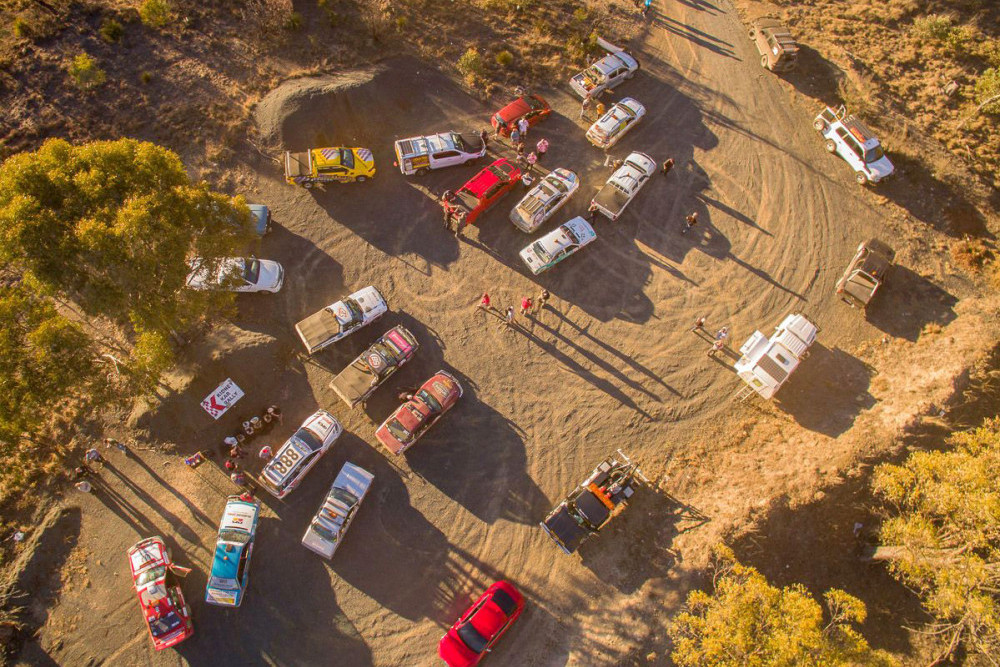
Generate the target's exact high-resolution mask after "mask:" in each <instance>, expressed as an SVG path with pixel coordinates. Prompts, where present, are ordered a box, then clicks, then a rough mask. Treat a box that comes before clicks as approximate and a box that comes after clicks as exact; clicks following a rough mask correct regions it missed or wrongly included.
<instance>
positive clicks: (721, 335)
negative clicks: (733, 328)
mask: <svg viewBox="0 0 1000 667" xmlns="http://www.w3.org/2000/svg"><path fill="white" fill-rule="evenodd" d="M727 338H729V327H722V328H721V329H719V330H718V331H716V332H715V340H721V341H725V340H726V339H727Z"/></svg>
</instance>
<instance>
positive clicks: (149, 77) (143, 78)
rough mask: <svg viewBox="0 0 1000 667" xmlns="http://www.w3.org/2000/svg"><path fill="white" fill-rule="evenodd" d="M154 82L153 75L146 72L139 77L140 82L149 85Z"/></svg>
mask: <svg viewBox="0 0 1000 667" xmlns="http://www.w3.org/2000/svg"><path fill="white" fill-rule="evenodd" d="M152 80H153V75H152V74H150V73H149V72H145V71H144V72H143V73H142V74H140V75H139V81H142V82H143V83H149V82H150V81H152Z"/></svg>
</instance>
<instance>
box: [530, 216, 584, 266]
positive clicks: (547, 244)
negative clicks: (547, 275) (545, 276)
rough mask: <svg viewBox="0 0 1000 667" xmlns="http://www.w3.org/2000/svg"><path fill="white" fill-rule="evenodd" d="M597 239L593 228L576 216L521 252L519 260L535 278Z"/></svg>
mask: <svg viewBox="0 0 1000 667" xmlns="http://www.w3.org/2000/svg"><path fill="white" fill-rule="evenodd" d="M596 238H597V234H596V233H594V228H593V227H591V226H590V223H589V222H587V221H586V220H584V219H583V218H581V217H579V216H577V217H575V218H573V219H572V220H568V221H567V222H565V223H563V224H562V225H560V226H559V228H558V229H554V230H552V231H551V232H549V233H548V234H546V235H545V236H543V237H542V238H540V239H538V240H537V241H535V242H534V243H532V244H530V245H528V247H527V248H525V249H524V250H522V251H521V259H522V260H524V263H525V264H527V265H528V269H529V270H530V271H531V272H532V273H533V274H535V275H536V276H537V275H538V274H539V273H542V272H543V271H548V270H549V269H551V268H552V267H553V266H555V265H556V264H558V263H559V262H561V261H563V260H564V259H566V258H567V257H569V256H570V255H572V254H573V253H575V252H576V251H577V250H579V249H580V248H582V247H584V246H585V245H588V244H590V243H592V242H593V241H594V239H596Z"/></svg>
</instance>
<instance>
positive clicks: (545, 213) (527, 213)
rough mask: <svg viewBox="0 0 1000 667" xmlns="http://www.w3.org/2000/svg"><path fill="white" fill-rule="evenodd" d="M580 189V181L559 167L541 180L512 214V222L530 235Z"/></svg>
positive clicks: (574, 175)
mask: <svg viewBox="0 0 1000 667" xmlns="http://www.w3.org/2000/svg"><path fill="white" fill-rule="evenodd" d="M579 187H580V179H579V178H578V177H577V175H576V174H575V173H573V172H572V171H570V170H569V169H563V168H562V167H559V168H558V169H555V170H553V171H552V172H550V173H549V174H547V175H546V176H545V177H544V178H542V179H540V180H539V181H538V183H537V184H536V185H535V187H533V188H531V190H529V191H528V194H526V195H524V199H522V200H521V201H519V202H518V203H517V206H515V207H514V208H513V209H512V210H511V212H510V221H511V222H513V223H514V226H515V227H517V228H518V229H520V230H521V231H522V232H527V233H528V234H530V233H531V232H533V231H535V230H536V229H538V228H539V227H541V226H542V223H544V222H545V221H546V220H548V219H549V218H551V217H552V214H553V213H555V212H556V211H558V210H559V209H560V208H561V207H562V205H563V204H565V203H566V202H567V201H569V198H570V197H572V196H573V193H574V192H576V191H577V188H579Z"/></svg>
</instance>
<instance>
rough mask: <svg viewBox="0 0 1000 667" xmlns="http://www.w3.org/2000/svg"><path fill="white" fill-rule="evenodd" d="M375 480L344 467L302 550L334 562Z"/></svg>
mask: <svg viewBox="0 0 1000 667" xmlns="http://www.w3.org/2000/svg"><path fill="white" fill-rule="evenodd" d="M374 479H375V475H373V474H371V473H370V472H368V471H367V470H365V469H364V468H362V467H361V466H356V465H354V464H353V463H350V462H348V463H345V464H344V467H343V468H341V469H340V472H339V473H338V474H337V478H336V479H335V480H333V485H332V486H331V487H330V490H329V492H327V494H326V498H325V499H324V500H323V504H322V505H320V508H319V511H318V512H316V516H314V517H313V520H312V521H310V522H309V527H308V528H306V533H305V535H303V536H302V546H304V547H305V548H306V549H309V550H310V551H312V552H313V553H317V554H319V555H320V556H322V557H323V558H325V559H327V560H330V559H331V558H333V554H334V553H335V552H336V551H337V547H339V546H340V543H341V542H343V541H344V535H345V534H347V529H348V528H349V527H350V526H351V521H353V520H354V516H355V515H356V514H357V513H358V508H359V507H360V506H361V501H362V500H364V499H365V495H367V493H368V489H369V488H371V485H372V480H374Z"/></svg>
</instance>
